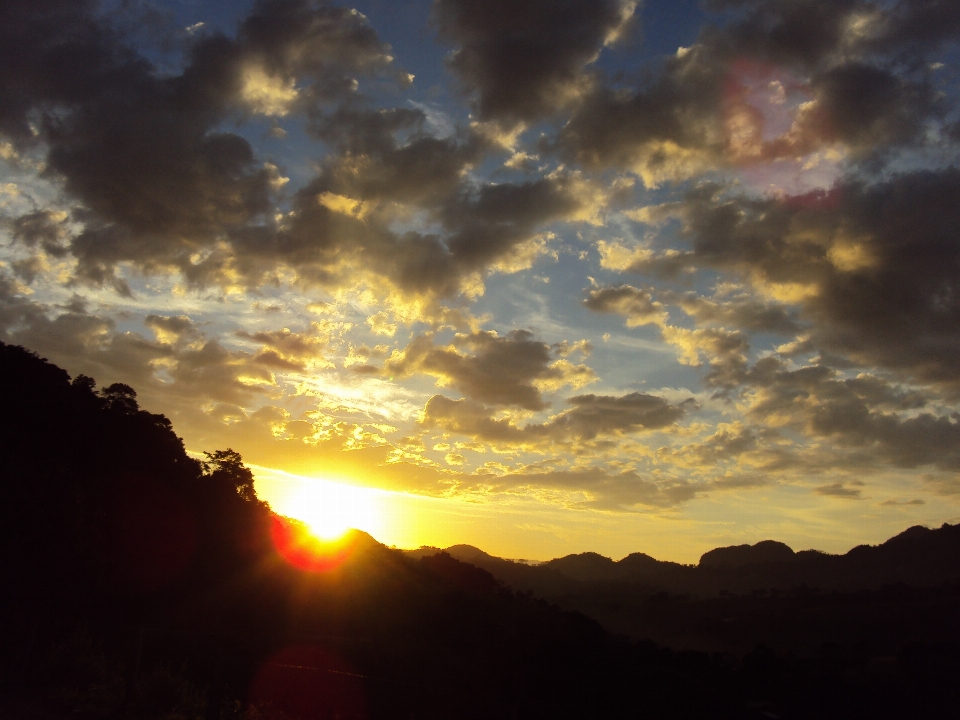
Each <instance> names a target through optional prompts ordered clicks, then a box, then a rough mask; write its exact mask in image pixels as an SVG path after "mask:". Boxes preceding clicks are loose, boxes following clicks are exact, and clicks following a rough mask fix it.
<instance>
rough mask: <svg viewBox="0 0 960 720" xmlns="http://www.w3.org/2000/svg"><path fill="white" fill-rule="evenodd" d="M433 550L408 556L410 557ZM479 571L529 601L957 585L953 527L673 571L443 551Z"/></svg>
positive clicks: (602, 560)
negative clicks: (635, 591) (626, 589)
mask: <svg viewBox="0 0 960 720" xmlns="http://www.w3.org/2000/svg"><path fill="white" fill-rule="evenodd" d="M432 552H439V549H438V548H421V549H419V550H414V551H409V553H408V554H411V555H412V556H416V557H422V556H425V555H429V554H430V553H432ZM446 552H448V553H449V554H450V555H452V556H453V557H456V558H458V559H460V560H463V561H464V562H469V563H471V564H473V565H476V566H477V567H482V568H484V569H485V570H487V571H489V572H490V573H492V574H493V575H494V576H495V577H497V578H499V579H501V580H503V582H504V583H506V584H507V585H509V586H511V587H514V588H516V589H519V590H530V591H534V593H535V594H543V595H552V594H563V593H566V592H576V591H577V590H579V589H580V588H581V587H582V584H583V583H618V584H623V585H630V586H636V587H639V588H642V589H644V590H646V591H648V592H650V593H659V592H668V593H691V594H696V595H703V596H707V595H717V594H720V593H724V594H726V593H752V592H755V591H758V590H783V591H788V590H791V589H792V588H796V587H800V586H802V585H806V586H809V587H816V588H818V589H820V590H872V589H879V588H880V587H882V586H884V585H890V584H893V583H906V584H909V585H914V586H917V587H929V586H938V585H941V584H943V583H944V582H949V583H957V582H960V525H948V524H945V525H943V527H941V528H939V529H936V530H931V529H929V528H925V527H920V526H916V527H912V528H910V529H909V530H905V531H904V532H902V533H901V534H899V535H897V536H896V537H894V538H891V539H890V540H888V541H887V542H885V543H883V544H882V545H879V546H870V545H860V546H858V547H855V548H853V549H852V550H850V551H849V552H848V553H846V554H844V555H831V554H828V553H824V552H819V551H817V550H803V551H801V552H794V551H793V550H792V549H791V548H790V547H789V546H787V545H785V544H784V543H781V542H776V541H773V540H764V541H762V542H759V543H757V544H756V545H736V546H733V547H723V548H717V549H715V550H710V551H709V552H706V553H704V554H703V556H702V557H701V558H700V562H699V564H697V565H681V564H679V563H674V562H664V561H660V560H655V559H653V558H652V557H650V556H649V555H645V554H643V553H633V554H631V555H628V556H627V557H625V558H623V559H622V560H618V561H614V560H611V559H610V558H607V557H604V556H602V555H598V554H597V553H592V552H587V553H581V554H579V555H567V556H566V557H562V558H557V559H555V560H550V561H548V562H545V563H541V564H539V565H528V564H525V563H519V562H514V561H511V560H503V559H501V558H496V557H493V556H491V555H488V554H487V553H485V552H483V551H481V550H479V549H477V548H475V547H471V546H470V545H454V546H453V547H449V548H447V549H446Z"/></svg>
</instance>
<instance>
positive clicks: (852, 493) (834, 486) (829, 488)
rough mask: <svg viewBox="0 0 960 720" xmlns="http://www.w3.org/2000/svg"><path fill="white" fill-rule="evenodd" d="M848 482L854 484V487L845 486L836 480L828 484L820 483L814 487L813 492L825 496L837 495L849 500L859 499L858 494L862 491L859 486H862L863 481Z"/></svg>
mask: <svg viewBox="0 0 960 720" xmlns="http://www.w3.org/2000/svg"><path fill="white" fill-rule="evenodd" d="M850 484H851V485H854V486H856V487H847V486H845V485H844V484H843V483H838V482H836V483H831V484H829V485H821V486H820V487H818V488H816V489H815V490H814V492H815V493H816V494H817V495H825V496H827V497H837V498H845V499H849V500H859V499H860V494H861V492H862V491H861V490H860V487H862V486H863V483H862V482H857V481H854V482H852V483H850Z"/></svg>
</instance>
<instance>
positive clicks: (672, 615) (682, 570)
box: [410, 525, 960, 652]
mask: <svg viewBox="0 0 960 720" xmlns="http://www.w3.org/2000/svg"><path fill="white" fill-rule="evenodd" d="M434 552H440V551H439V550H438V549H437V548H421V549H419V550H415V551H411V552H410V554H411V555H413V556H416V557H425V556H429V555H430V554H431V553H434ZM446 552H448V553H449V554H450V555H453V556H454V557H457V558H459V559H461V560H463V561H464V562H469V563H472V564H474V565H476V566H477V567H480V568H483V569H485V570H487V571H489V572H490V573H491V574H492V575H494V577H496V578H498V579H500V580H501V581H502V582H503V583H504V584H506V585H507V586H508V587H511V588H514V589H515V590H519V591H522V592H530V593H532V594H533V595H534V596H535V597H538V598H543V599H546V600H548V601H550V602H552V603H556V604H557V605H559V606H561V607H563V608H566V609H570V610H577V611H579V612H583V613H584V614H586V615H588V616H589V617H592V618H594V619H596V620H597V621H599V622H600V623H601V624H602V625H603V626H604V627H605V628H606V629H607V630H609V631H611V632H614V633H622V634H625V635H627V636H630V637H633V638H637V639H641V638H650V639H653V640H656V641H657V642H660V643H664V644H667V645H671V646H674V647H677V648H697V649H701V650H711V651H718V650H720V651H734V652H744V651H747V650H750V649H751V648H753V647H755V646H756V645H758V644H761V643H762V644H765V645H768V646H772V647H777V648H780V649H783V650H785V651H786V650H789V651H811V650H814V649H816V648H817V647H818V646H819V645H820V644H822V643H824V642H833V641H837V640H843V641H845V642H852V643H856V642H863V641H870V642H872V643H874V645H876V646H877V647H880V646H882V647H883V648H884V649H885V650H893V649H895V648H896V647H898V646H899V645H901V644H902V643H904V642H911V641H936V640H944V639H950V640H952V641H960V623H958V620H957V619H958V618H960V592H958V583H960V526H958V525H944V526H943V527H941V528H938V529H936V530H930V529H928V528H924V527H919V526H918V527H912V528H910V529H909V530H906V531H904V532H903V533H901V534H899V535H897V536H896V537H894V538H891V539H890V540H888V541H887V542H885V543H883V544H882V545H879V546H876V547H873V546H867V545H862V546H859V547H856V548H853V549H852V550H850V551H849V552H848V553H846V554H844V555H830V554H827V553H822V552H818V551H815V550H805V551H801V552H794V551H793V550H792V549H791V548H790V547H788V546H787V545H785V544H783V543H780V542H775V541H772V540H765V541H763V542H759V543H757V544H756V545H738V546H734V547H725V548H717V549H715V550H711V551H709V552H707V553H704V555H703V556H702V557H701V558H700V562H699V564H697V565H681V564H678V563H672V562H662V561H658V560H655V559H653V558H651V557H650V556H648V555H644V554H643V553H634V554H632V555H628V556H627V557H625V558H623V559H622V560H619V561H616V562H615V561H613V560H611V559H610V558H607V557H603V556H602V555H598V554H597V553H582V554H579V555H568V556H566V557H562V558H557V559H555V560H550V561H549V562H545V563H542V564H540V565H527V564H524V563H518V562H513V561H510V560H503V559H501V558H496V557H493V556H491V555H488V554H487V553H484V552H482V551H480V550H478V549H477V548H474V547H471V546H469V545H455V546H453V547H450V548H447V549H446Z"/></svg>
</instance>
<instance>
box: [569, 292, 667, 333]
mask: <svg viewBox="0 0 960 720" xmlns="http://www.w3.org/2000/svg"><path fill="white" fill-rule="evenodd" d="M583 304H584V306H585V307H586V308H588V309H590V310H593V311H594V312H602V313H615V314H617V315H622V316H623V317H625V318H626V319H627V327H641V326H643V325H657V326H661V327H662V326H663V325H665V324H666V322H667V319H668V318H669V315H668V313H667V311H666V309H665V308H664V306H663V303H660V302H657V301H656V300H654V299H653V293H652V292H651V291H650V290H648V289H639V288H635V287H633V286H631V285H618V286H616V287H601V288H597V289H595V290H591V291H590V292H589V293H588V294H587V298H586V299H585V300H584V301H583Z"/></svg>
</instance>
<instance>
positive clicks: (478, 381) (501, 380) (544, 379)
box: [382, 330, 595, 411]
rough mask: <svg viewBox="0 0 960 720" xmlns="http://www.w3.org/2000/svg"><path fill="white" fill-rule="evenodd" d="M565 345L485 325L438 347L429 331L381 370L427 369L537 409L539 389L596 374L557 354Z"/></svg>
mask: <svg viewBox="0 0 960 720" xmlns="http://www.w3.org/2000/svg"><path fill="white" fill-rule="evenodd" d="M565 350H566V347H564V346H561V347H551V346H549V345H547V344H546V343H544V342H541V341H539V340H534V339H533V334H532V333H530V332H528V331H526V330H514V331H513V332H511V333H509V334H508V335H506V336H504V337H500V336H498V335H497V334H496V333H495V332H489V331H487V332H485V331H480V332H475V333H471V334H468V335H464V334H458V335H457V336H456V337H455V338H454V340H453V343H452V344H451V345H448V346H441V347H438V346H437V345H435V344H434V342H433V338H432V336H430V335H421V336H418V337H417V338H415V339H414V340H413V342H411V343H410V344H409V345H408V346H407V347H406V348H405V349H404V350H403V351H397V352H395V353H394V354H393V355H392V356H391V357H390V358H388V359H387V361H386V362H385V363H384V365H383V371H382V372H383V373H384V374H387V375H390V376H393V377H409V376H410V375H413V374H427V375H432V376H434V377H435V378H437V380H438V381H439V382H440V384H441V385H446V386H451V387H455V388H457V389H458V390H460V391H461V392H463V393H464V395H466V396H467V397H468V398H470V399H471V400H476V401H478V402H481V403H487V404H490V405H496V406H503V407H509V406H513V407H520V408H524V409H526V410H534V411H539V410H543V409H545V408H546V407H548V403H547V402H546V401H545V400H544V399H543V396H542V391H543V390H544V389H553V390H555V389H558V388H560V387H562V386H564V385H571V386H573V387H575V388H577V387H582V386H583V385H585V384H586V383H588V382H591V381H592V380H594V379H595V375H594V374H593V372H592V371H591V370H590V369H589V368H588V367H587V366H585V365H573V364H572V363H570V362H569V361H567V360H564V359H562V358H560V359H557V355H558V354H559V351H565ZM463 351H468V352H469V353H472V354H468V352H463Z"/></svg>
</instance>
